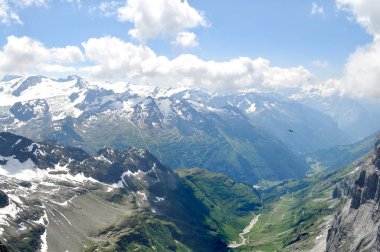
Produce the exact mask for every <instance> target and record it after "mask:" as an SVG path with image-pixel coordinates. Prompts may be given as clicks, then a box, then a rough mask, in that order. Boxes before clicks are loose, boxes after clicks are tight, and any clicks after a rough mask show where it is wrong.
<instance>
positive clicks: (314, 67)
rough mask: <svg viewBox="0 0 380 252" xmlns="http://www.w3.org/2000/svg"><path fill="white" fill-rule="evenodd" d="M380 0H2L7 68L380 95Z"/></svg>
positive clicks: (2, 66) (0, 63)
mask: <svg viewBox="0 0 380 252" xmlns="http://www.w3.org/2000/svg"><path fill="white" fill-rule="evenodd" d="M379 37H380V1H377V0H376V1H374V0H326V1H322V0H321V1H309V0H289V1H281V0H266V1H262V0H208V1H204V0H188V1H186V0H109V1H104V0H0V47H1V49H0V74H3V75H4V74H19V75H25V74H42V75H47V76H52V77H61V76H66V75H69V74H77V75H80V76H83V77H85V78H88V79H89V80H94V81H110V82H112V81H120V80H123V81H128V82H133V83H138V84H153V85H159V86H182V85H187V86H195V87H201V88H206V89H210V90H216V91H220V90H223V91H236V90H240V89H269V90H281V89H287V88H302V87H305V86H310V85H313V86H317V87H318V88H320V89H321V90H324V91H325V93H327V94H331V93H336V92H338V93H339V94H342V95H349V96H359V97H365V98H375V99H377V98H380V86H379V83H380V39H379Z"/></svg>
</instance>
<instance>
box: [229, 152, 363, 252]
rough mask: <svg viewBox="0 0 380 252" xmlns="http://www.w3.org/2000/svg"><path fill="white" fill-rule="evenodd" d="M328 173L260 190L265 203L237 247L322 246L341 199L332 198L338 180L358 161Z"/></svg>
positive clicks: (349, 174)
mask: <svg viewBox="0 0 380 252" xmlns="http://www.w3.org/2000/svg"><path fill="white" fill-rule="evenodd" d="M363 159H364V158H362V159H360V160H358V161H357V162H356V163H355V164H353V165H349V166H346V167H345V168H342V169H340V170H337V171H335V172H331V173H329V174H327V175H319V176H313V177H309V178H306V179H302V180H293V181H287V182H283V183H280V184H278V185H276V186H273V187H271V188H267V189H265V190H263V191H261V194H262V199H263V202H264V203H263V204H264V207H263V208H262V209H261V215H260V218H259V220H258V222H257V223H256V225H255V226H254V227H253V229H252V230H251V232H250V233H248V234H247V235H245V237H246V238H247V243H246V245H245V246H242V247H239V248H237V249H236V251H252V250H254V251H268V252H269V251H270V252H273V251H305V250H309V251H316V250H318V249H321V248H322V249H324V246H325V244H324V241H325V240H326V235H327V229H328V225H329V221H330V220H331V219H332V217H333V215H334V214H335V213H336V212H337V211H338V210H339V209H340V207H341V206H342V203H343V202H344V199H343V200H342V199H333V197H332V194H333V190H334V188H335V187H336V185H337V183H339V182H340V181H343V180H344V179H347V178H352V177H355V176H357V170H356V169H355V168H356V167H357V165H358V164H359V163H360V162H361V160H363Z"/></svg>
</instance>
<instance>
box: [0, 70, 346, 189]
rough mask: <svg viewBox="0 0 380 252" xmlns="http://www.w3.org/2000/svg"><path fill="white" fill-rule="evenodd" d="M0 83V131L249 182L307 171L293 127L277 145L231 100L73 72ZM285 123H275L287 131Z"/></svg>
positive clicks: (193, 91) (290, 175)
mask: <svg viewBox="0 0 380 252" xmlns="http://www.w3.org/2000/svg"><path fill="white" fill-rule="evenodd" d="M1 85H2V86H3V90H2V92H0V96H1V101H0V122H1V124H0V125H3V130H7V131H12V132H15V133H17V134H21V135H25V136H30V137H33V138H35V139H39V140H43V139H50V140H53V141H58V142H60V143H63V144H68V145H76V146H79V147H81V148H84V149H86V150H87V151H89V152H91V153H95V152H96V150H98V149H100V148H102V147H103V146H112V147H116V148H121V149H123V148H125V147H128V146H136V147H139V148H147V149H149V150H150V151H151V152H152V153H153V154H154V155H156V156H157V157H158V158H159V159H160V161H162V162H163V163H165V164H167V165H168V166H170V167H172V168H192V167H200V168H205V169H208V170H210V171H213V172H221V173H224V174H226V175H228V176H230V177H232V178H234V179H237V180H239V181H242V182H246V183H251V184H252V183H255V182H257V181H259V180H261V179H269V180H280V179H287V178H297V177H302V176H304V174H305V173H306V172H307V170H308V166H307V164H306V162H305V161H304V160H303V158H302V157H300V156H298V155H297V154H295V153H293V152H292V151H291V150H289V147H288V146H287V145H286V144H289V145H290V146H291V145H292V143H295V142H297V140H294V141H292V140H291V139H299V137H297V135H298V134H301V131H300V132H296V131H295V134H294V136H293V137H292V136H289V137H288V139H289V141H288V142H285V143H284V142H281V141H279V140H277V139H276V137H274V136H272V135H271V134H270V132H271V130H267V129H264V130H263V128H261V127H260V125H258V126H257V125H253V124H252V121H251V120H250V119H249V118H248V117H247V114H246V113H245V111H244V110H242V109H241V108H239V106H237V105H236V104H235V105H236V106H235V105H234V104H232V105H231V104H223V103H218V104H217V102H215V101H216V100H215V99H216V98H215V97H213V96H211V95H208V94H206V93H203V92H201V91H200V90H193V89H187V88H182V89H167V90H163V89H159V88H156V87H152V86H138V85H130V84H125V85H120V86H115V87H114V88H113V89H112V90H111V89H106V88H105V87H98V86H91V85H90V84H89V83H87V82H86V81H85V80H83V79H81V78H79V77H77V76H70V77H68V78H67V79H60V80H52V79H49V78H46V77H42V76H29V77H21V78H17V79H12V80H11V81H6V82H2V83H1ZM116 91H117V92H116ZM300 106H301V107H302V105H300ZM312 112H314V111H312ZM317 114H319V112H317ZM297 116H299V114H297ZM321 118H322V120H325V119H326V117H321ZM327 119H328V118H327ZM262 126H265V125H262ZM291 126H292V125H279V126H278V127H280V128H281V130H282V131H285V132H286V134H288V135H291V134H290V133H289V131H288V128H289V127H291ZM268 129H269V128H268ZM334 130H335V129H334ZM334 130H332V131H333V132H335V131H334ZM335 133H336V132H335ZM302 134H304V133H302ZM302 134H301V135H302ZM336 135H337V136H338V135H339V134H338V133H336ZM304 142H305V141H304ZM314 147H315V146H314ZM314 147H313V148H314ZM305 149H306V147H305Z"/></svg>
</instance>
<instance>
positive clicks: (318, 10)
mask: <svg viewBox="0 0 380 252" xmlns="http://www.w3.org/2000/svg"><path fill="white" fill-rule="evenodd" d="M324 13H325V11H324V9H323V6H322V5H318V4H317V3H316V2H313V3H312V4H311V14H312V15H323V14H324Z"/></svg>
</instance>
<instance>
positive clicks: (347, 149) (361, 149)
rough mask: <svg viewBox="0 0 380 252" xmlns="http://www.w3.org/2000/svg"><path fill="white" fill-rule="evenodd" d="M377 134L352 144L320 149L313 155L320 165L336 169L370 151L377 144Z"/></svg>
mask: <svg viewBox="0 0 380 252" xmlns="http://www.w3.org/2000/svg"><path fill="white" fill-rule="evenodd" d="M376 136H377V134H374V135H371V136H369V137H367V138H365V139H363V140H361V141H359V142H357V143H354V144H350V145H340V146H337V147H334V148H331V149H327V150H319V151H317V152H315V153H314V154H313V155H312V157H313V159H315V160H317V161H318V164H319V166H322V167H324V168H327V169H331V170H335V169H338V168H341V167H343V166H346V165H348V164H350V163H352V162H353V161H354V160H356V159H358V158H359V157H361V156H363V155H365V154H366V153H368V152H369V151H370V150H371V149H372V148H373V145H374V144H375V141H376Z"/></svg>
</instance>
